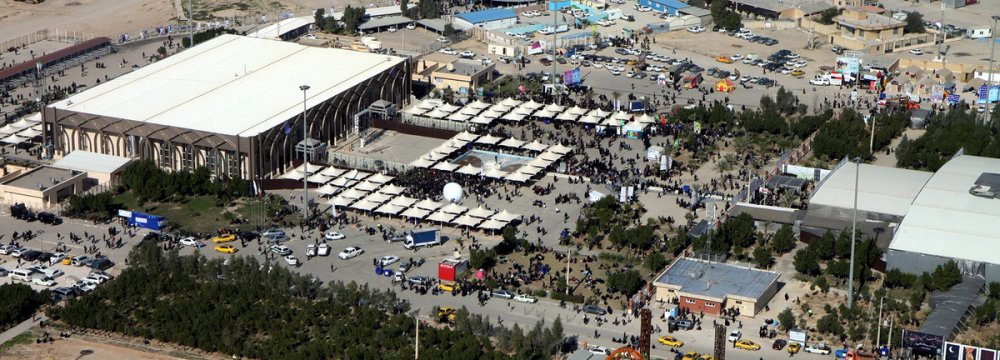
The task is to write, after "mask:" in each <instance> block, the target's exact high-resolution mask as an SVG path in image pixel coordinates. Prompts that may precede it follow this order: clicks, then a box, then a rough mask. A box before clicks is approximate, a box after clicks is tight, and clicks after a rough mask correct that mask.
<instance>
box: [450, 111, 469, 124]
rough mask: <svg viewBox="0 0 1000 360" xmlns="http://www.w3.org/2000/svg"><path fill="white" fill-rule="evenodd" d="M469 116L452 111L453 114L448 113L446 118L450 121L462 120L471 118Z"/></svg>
mask: <svg viewBox="0 0 1000 360" xmlns="http://www.w3.org/2000/svg"><path fill="white" fill-rule="evenodd" d="M471 117H472V116H470V115H466V114H463V113H454V114H451V115H448V118H447V119H448V120H451V121H458V122H463V121H465V120H469V118H471Z"/></svg>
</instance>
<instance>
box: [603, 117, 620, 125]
mask: <svg viewBox="0 0 1000 360" xmlns="http://www.w3.org/2000/svg"><path fill="white" fill-rule="evenodd" d="M622 121H623V120H620V119H615V118H614V117H609V118H607V119H604V121H603V122H601V125H604V126H622Z"/></svg>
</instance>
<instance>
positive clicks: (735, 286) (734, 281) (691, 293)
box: [653, 258, 780, 317]
mask: <svg viewBox="0 0 1000 360" xmlns="http://www.w3.org/2000/svg"><path fill="white" fill-rule="evenodd" d="M779 275H780V274H778V273H776V272H773V271H766V270H758V269H753V268H748V267H742V266H736V265H732V264H726V263H718V262H709V261H703V260H697V259H691V258H677V259H676V260H674V263H673V264H670V266H669V267H667V269H666V270H664V271H663V273H661V274H660V275H659V276H657V277H656V280H655V281H654V282H653V286H654V287H655V288H656V291H655V295H654V299H655V300H659V301H665V302H674V301H676V302H677V304H679V306H680V307H682V308H684V309H687V310H689V311H691V312H692V313H694V314H699V313H705V314H707V315H713V316H719V315H721V314H722V312H723V311H724V310H726V309H731V308H735V309H738V310H739V313H740V315H742V316H749V317H754V316H756V315H757V313H759V312H760V311H761V310H763V309H764V306H765V305H767V302H768V301H770V300H771V298H772V297H774V294H776V293H777V292H778V276H779Z"/></svg>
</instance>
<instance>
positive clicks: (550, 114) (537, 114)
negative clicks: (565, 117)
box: [534, 109, 556, 118]
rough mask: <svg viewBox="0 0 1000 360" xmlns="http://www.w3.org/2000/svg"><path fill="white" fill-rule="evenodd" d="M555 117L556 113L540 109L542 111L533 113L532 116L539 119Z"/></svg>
mask: <svg viewBox="0 0 1000 360" xmlns="http://www.w3.org/2000/svg"><path fill="white" fill-rule="evenodd" d="M555 115H556V113H554V112H552V111H549V109H542V110H538V111H537V112H535V115H534V116H535V117H540V118H551V117H553V116H555Z"/></svg>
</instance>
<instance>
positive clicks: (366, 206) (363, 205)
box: [351, 200, 379, 211]
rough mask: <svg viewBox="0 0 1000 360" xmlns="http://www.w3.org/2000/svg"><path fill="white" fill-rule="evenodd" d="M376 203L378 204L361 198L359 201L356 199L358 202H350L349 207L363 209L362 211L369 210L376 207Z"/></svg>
mask: <svg viewBox="0 0 1000 360" xmlns="http://www.w3.org/2000/svg"><path fill="white" fill-rule="evenodd" d="M378 205H379V204H376V203H374V202H371V201H368V200H361V201H358V202H356V203H354V204H352V205H351V208H354V209H358V210H364V211H371V210H372V209H375V208H376V207H378Z"/></svg>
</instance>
